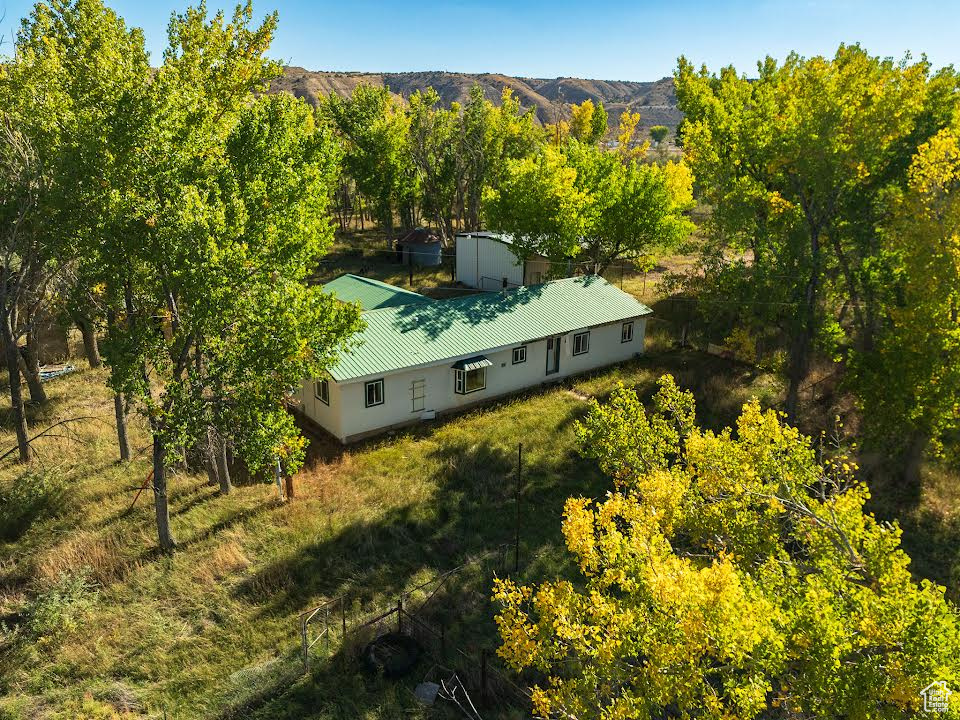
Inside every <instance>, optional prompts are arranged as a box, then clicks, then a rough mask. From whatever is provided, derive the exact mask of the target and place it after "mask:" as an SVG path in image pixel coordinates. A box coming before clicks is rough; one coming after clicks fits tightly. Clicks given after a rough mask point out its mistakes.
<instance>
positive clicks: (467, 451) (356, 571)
mask: <svg viewBox="0 0 960 720" xmlns="http://www.w3.org/2000/svg"><path fill="white" fill-rule="evenodd" d="M665 371H670V372H674V373H675V374H676V375H677V376H678V377H679V379H680V380H681V381H682V382H684V383H685V384H687V385H689V386H691V387H693V388H694V389H695V390H696V391H697V393H698V394H700V395H701V396H702V397H703V398H704V401H703V403H702V405H701V407H702V408H707V407H710V411H709V412H705V413H704V414H703V415H704V417H703V420H704V422H706V423H708V424H710V425H720V424H722V423H726V422H730V421H731V420H732V419H733V417H735V415H736V413H737V410H738V408H739V404H740V403H741V402H742V401H743V400H745V399H746V398H747V397H748V396H749V395H751V394H757V395H759V396H761V397H763V398H766V399H767V400H768V401H773V400H774V399H775V396H776V392H777V390H776V386H775V384H774V383H772V382H771V381H770V379H769V378H768V377H765V376H763V375H755V374H753V373H751V372H750V371H748V370H746V369H744V368H740V367H736V366H731V365H729V364H728V363H725V362H723V361H720V360H717V359H715V358H709V357H706V356H703V355H701V354H698V353H692V352H666V353H662V354H657V355H656V356H652V357H649V358H646V359H643V360H640V361H637V362H634V363H631V364H628V365H624V366H621V367H618V368H614V369H611V370H608V371H604V372H599V373H596V374H594V375H592V376H588V377H583V378H579V379H577V380H576V381H574V383H573V384H572V385H571V386H566V387H561V386H557V387H553V388H547V389H544V390H539V391H534V392H531V393H528V394H526V395H524V396H519V397H515V398H511V399H508V400H505V401H502V402H499V403H495V404H493V405H489V406H487V407H484V408H482V409H479V410H475V411H473V412H471V413H469V414H466V415H462V416H460V417H457V418H454V419H451V420H448V421H446V422H443V423H440V424H437V425H435V426H423V427H420V428H417V429H414V430H411V431H408V432H404V433H399V434H394V435H392V436H388V437H386V438H383V439H380V440H376V441H372V442H370V443H367V444H364V445H362V446H359V447H354V448H350V449H349V450H346V451H344V452H342V453H341V454H339V455H338V456H336V457H326V458H324V457H313V458H312V459H311V462H310V464H309V466H308V467H307V469H306V470H305V471H304V472H303V473H301V474H300V475H299V476H298V477H297V480H296V483H297V495H298V497H297V499H296V500H295V501H294V502H292V503H290V504H288V505H282V504H280V503H279V502H278V501H277V500H276V488H275V487H274V486H273V485H269V484H267V485H260V484H257V485H249V486H243V487H237V488H236V489H235V490H234V492H233V493H232V494H231V495H230V496H227V497H220V496H218V495H217V494H216V491H215V489H214V488H211V487H208V486H207V485H206V478H205V477H197V476H190V475H185V474H181V475H179V476H178V477H176V478H175V480H174V481H173V483H172V485H173V488H172V496H171V512H172V515H173V518H172V521H173V527H174V532H175V535H176V538H177V540H178V543H179V549H178V550H177V552H175V553H174V554H173V555H172V556H165V555H160V554H158V553H157V552H155V550H154V545H155V539H154V526H153V516H152V503H151V497H150V496H149V493H145V494H144V495H143V496H142V497H141V498H140V500H139V501H138V502H137V504H136V505H135V506H134V507H133V509H132V510H130V505H131V502H132V500H133V497H134V495H135V494H136V489H137V488H138V487H139V486H140V485H141V484H142V482H143V480H144V478H145V477H146V474H147V472H148V471H149V467H148V459H147V452H146V448H147V444H148V438H147V437H146V434H145V431H144V428H143V426H142V424H141V423H140V422H139V421H136V422H134V423H133V426H134V427H133V428H132V432H133V440H134V442H133V444H134V446H135V447H136V448H138V449H140V450H141V453H140V455H139V456H138V457H137V459H135V460H134V461H133V462H131V463H130V464H129V465H127V466H122V465H119V464H117V463H116V462H115V461H114V457H115V451H114V447H113V428H112V423H111V419H112V403H111V400H110V396H109V394H108V392H107V391H106V389H105V387H104V384H103V381H104V374H103V372H102V371H94V370H83V371H81V372H78V373H76V374H74V375H72V376H68V377H66V378H63V379H61V380H58V381H55V382H53V383H51V384H50V386H49V389H50V393H51V396H52V402H51V404H50V406H49V407H48V408H46V409H45V410H44V411H43V413H42V415H40V416H38V417H35V418H33V424H34V426H35V427H38V428H39V427H43V426H45V425H46V424H49V423H52V422H54V421H57V420H59V419H63V418H69V417H77V416H92V417H95V418H97V419H96V420H92V421H91V420H88V421H84V422H82V423H77V424H75V425H72V426H69V427H71V428H72V429H71V432H70V434H69V435H65V436H64V437H58V438H49V439H44V440H43V441H42V442H41V443H39V444H38V450H39V452H40V460H39V461H38V462H37V463H36V467H35V468H34V469H32V470H31V471H30V473H29V474H28V475H27V476H24V475H22V470H21V469H20V468H18V467H16V466H14V465H12V464H10V463H8V464H6V465H4V466H3V467H2V468H0V492H3V493H4V494H5V495H6V496H9V495H10V493H11V492H15V489H16V488H26V489H25V490H24V489H21V490H20V491H19V492H20V495H17V497H18V498H20V502H18V506H19V507H21V508H24V509H23V510H22V511H17V512H13V511H12V510H9V509H8V510H6V511H5V512H7V513H8V519H7V520H8V521H7V522H5V524H4V533H3V534H4V537H3V539H2V542H0V620H2V622H3V623H4V626H3V627H4V629H3V633H4V634H3V641H2V645H0V677H2V683H3V684H2V686H0V696H3V698H4V699H3V700H0V708H2V709H0V717H4V713H5V714H6V716H11V717H37V716H41V717H42V716H43V713H44V712H48V711H52V710H53V709H55V708H58V707H61V706H64V704H65V703H67V702H68V701H71V700H74V701H75V700H77V699H79V698H82V696H83V694H84V693H90V694H91V695H92V696H93V698H94V699H95V700H97V701H100V702H106V703H110V704H112V705H114V706H116V707H121V708H122V707H129V708H132V709H136V710H137V711H138V712H142V713H143V714H144V715H147V716H156V717H162V714H163V712H164V711H165V712H166V713H167V717H169V718H180V717H182V718H197V717H221V716H222V717H227V716H230V711H231V708H235V709H240V708H243V709H244V712H243V713H241V714H239V715H236V716H247V715H250V714H251V713H253V714H252V715H250V716H255V717H317V718H327V717H330V718H333V717H344V718H347V717H382V718H388V717H396V716H397V715H398V714H401V713H403V714H404V715H405V716H411V717H419V716H422V715H421V713H422V712H423V711H422V710H421V709H419V707H418V706H417V705H416V704H415V701H414V700H413V698H412V695H411V693H410V692H409V687H407V686H405V685H403V684H400V685H393V684H390V683H386V682H384V681H377V680H375V679H373V678H368V677H366V676H364V675H362V674H359V671H358V670H349V671H347V672H344V671H341V670H339V669H332V670H331V669H329V668H326V667H324V666H323V665H322V664H319V665H318V667H317V669H316V670H315V672H314V673H313V675H312V676H311V677H308V678H299V679H298V680H296V682H294V683H293V685H292V687H290V683H291V681H292V680H293V679H294V678H296V677H297V675H298V673H299V664H298V661H297V656H296V649H297V637H298V636H297V626H296V616H297V614H298V613H299V612H301V611H302V610H304V609H307V608H309V607H311V606H313V605H316V604H318V603H319V602H321V601H323V600H325V599H327V598H331V597H334V596H337V595H339V594H342V593H347V594H348V595H349V596H350V597H351V598H354V599H355V600H356V603H357V607H358V608H359V607H360V605H361V604H362V606H363V607H364V608H374V607H390V603H392V602H393V598H394V597H395V596H396V594H397V593H398V592H401V591H403V590H404V589H406V588H409V587H411V586H413V585H416V584H419V583H420V582H423V581H424V580H426V579H428V578H429V577H431V576H433V575H435V574H436V573H439V572H443V571H446V570H448V569H450V568H452V567H454V566H456V565H457V564H459V563H460V562H462V561H463V560H465V559H467V558H469V557H471V556H472V555H476V554H478V553H481V552H483V551H486V550H489V549H492V548H495V547H497V546H498V545H500V544H502V543H508V542H511V541H512V539H513V534H514V531H515V522H514V517H515V504H514V492H515V487H516V485H515V467H516V452H517V444H518V442H521V441H522V442H523V444H524V489H523V494H522V501H521V528H522V530H521V548H522V556H523V562H522V566H523V567H522V571H521V574H522V575H523V576H524V577H525V578H528V579H536V578H538V577H543V576H545V575H547V574H551V573H553V574H555V573H558V572H559V573H564V572H566V571H567V568H566V566H565V554H564V552H563V550H562V538H561V536H560V518H561V512H562V507H563V502H564V500H565V499H566V498H567V497H568V496H570V495H575V494H585V495H591V496H593V495H599V494H601V493H602V492H603V491H604V490H605V489H606V485H607V484H606V481H605V480H604V479H603V478H602V477H600V476H599V474H598V473H597V471H596V470H595V469H594V468H593V467H592V465H590V464H589V463H586V462H584V461H583V460H581V459H580V458H579V456H578V455H577V453H576V451H575V447H574V441H573V423H574V421H575V420H576V419H577V418H578V417H580V416H582V414H583V413H584V412H585V411H586V409H587V407H588V403H587V401H585V400H584V399H583V398H584V396H587V395H590V396H602V395H604V394H605V393H607V392H609V391H610V390H611V389H612V388H613V387H614V385H615V383H616V382H618V381H622V382H625V383H629V384H634V385H637V386H638V387H640V388H641V389H642V390H643V391H644V392H647V393H649V392H652V389H653V387H654V383H655V381H656V378H657V377H659V375H660V374H661V373H662V372H665ZM710 396H713V400H712V401H708V400H707V398H708V397H710ZM0 442H2V444H3V446H4V447H6V446H9V445H10V444H11V443H12V442H13V438H12V435H11V434H10V433H9V432H4V434H3V435H2V436H0ZM27 501H29V502H27ZM12 515H17V517H12ZM77 576H81V577H84V578H86V579H87V581H88V586H86V587H84V586H81V587H80V589H79V590H78V589H76V588H72V589H71V587H70V586H69V583H68V582H67V579H68V578H70V577H77ZM482 592H483V593H484V594H486V589H485V588H483V589H482ZM38 598H39V601H38ZM38 602H41V603H42V606H43V607H44V608H47V611H46V612H45V614H44V617H45V618H46V621H45V622H44V623H41V624H40V625H39V626H38V627H32V625H33V623H32V622H31V621H30V617H31V612H30V611H31V608H33V607H35V606H36V604H37V603H38ZM479 626H482V627H480V630H479V634H478V633H477V632H473V631H474V630H476V628H470V627H461V628H455V629H453V631H452V632H453V637H455V638H463V639H464V642H467V638H469V642H470V643H471V644H472V646H473V648H474V649H476V647H479V646H481V645H482V646H484V647H487V648H488V649H491V650H492V649H493V648H494V647H495V644H496V638H495V636H494V635H493V630H492V624H491V623H490V622H489V617H487V618H485V622H480V623H479ZM455 641H456V640H455ZM348 687H349V691H347V690H346V688H348ZM308 709H309V710H308ZM431 712H436V711H431ZM66 716H67V717H69V716H70V715H69V714H68V715H66ZM433 716H436V715H433ZM53 717H56V716H53Z"/></svg>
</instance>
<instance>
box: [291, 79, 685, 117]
mask: <svg viewBox="0 0 960 720" xmlns="http://www.w3.org/2000/svg"><path fill="white" fill-rule="evenodd" d="M361 83H369V84H374V85H386V86H387V87H389V88H390V90H392V91H393V92H394V93H396V94H397V95H400V96H402V97H409V96H410V94H411V93H413V92H414V91H415V90H423V89H425V88H427V87H433V89H434V90H436V91H437V92H438V93H439V94H440V97H441V98H442V100H443V102H444V103H450V102H453V101H455V100H456V101H460V102H463V101H464V100H466V99H467V95H468V93H469V92H470V88H471V87H473V86H474V85H480V86H481V87H482V88H483V91H484V93H485V94H486V96H487V97H488V98H489V99H490V100H492V101H494V102H498V101H499V100H500V95H501V93H502V91H503V88H504V87H505V86H506V87H509V88H512V89H513V91H514V93H516V95H517V96H518V97H519V98H520V102H521V103H522V104H523V105H524V107H528V108H534V110H535V112H536V115H537V119H538V120H539V121H540V122H541V123H548V122H553V120H554V118H555V116H556V114H557V113H558V112H559V113H560V115H561V116H563V117H567V116H569V113H570V104H571V103H581V102H583V101H584V100H586V99H587V98H589V99H590V100H593V102H598V101H600V102H602V103H603V105H604V107H606V108H607V112H608V115H609V119H610V125H611V127H615V126H616V124H617V121H618V119H619V117H620V113H621V112H623V111H624V110H630V111H631V112H639V113H640V125H641V127H642V128H644V129H646V128H649V127H651V126H652V125H666V126H667V127H669V128H670V129H671V131H673V130H675V129H676V127H677V124H678V123H679V122H680V117H681V116H680V111H679V110H678V109H677V97H676V94H675V93H674V89H673V79H672V78H663V79H662V80H657V81H656V82H626V81H608V80H582V79H580V78H554V79H552V80H547V79H543V78H519V77H510V76H509V75H496V74H479V75H473V74H468V73H452V72H412V73H347V72H314V71H310V70H304V69H303V68H300V67H287V68H285V70H284V75H283V77H282V78H279V79H278V80H277V81H276V82H275V83H274V85H273V89H274V90H276V91H281V90H285V91H287V92H290V93H293V94H294V95H296V96H297V97H303V98H306V100H307V101H309V102H311V103H316V99H317V97H318V96H319V95H326V94H328V93H331V92H335V93H338V94H340V95H349V94H350V93H351V92H352V91H353V88H355V87H356V86H357V85H359V84H361Z"/></svg>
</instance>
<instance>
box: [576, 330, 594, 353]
mask: <svg viewBox="0 0 960 720" xmlns="http://www.w3.org/2000/svg"><path fill="white" fill-rule="evenodd" d="M587 352H590V331H589V330H588V331H587V332H582V333H577V334H576V335H574V336H573V354H574V355H583V354H584V353H587Z"/></svg>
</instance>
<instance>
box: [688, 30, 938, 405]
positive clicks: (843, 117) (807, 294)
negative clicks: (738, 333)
mask: <svg viewBox="0 0 960 720" xmlns="http://www.w3.org/2000/svg"><path fill="white" fill-rule="evenodd" d="M675 82H676V87H677V98H678V103H679V106H680V109H681V110H682V111H683V113H684V121H683V126H682V131H683V132H682V134H683V143H684V157H685V159H686V160H687V161H688V162H689V163H690V165H691V167H692V169H693V172H694V174H695V176H696V177H697V182H698V185H699V187H701V188H702V191H703V195H704V200H705V201H706V202H707V203H708V204H709V205H710V206H711V208H712V214H711V217H710V220H709V223H708V225H707V228H706V229H707V231H708V234H709V235H710V236H711V237H712V238H713V239H714V240H715V241H716V243H717V245H719V246H720V247H716V246H715V247H713V248H711V252H712V253H713V257H716V258H720V257H729V256H730V255H731V254H736V253H729V252H727V251H729V250H735V251H746V250H749V251H750V252H751V256H752V260H751V263H750V264H746V263H740V262H737V261H734V266H733V268H734V270H736V271H739V272H740V273H741V274H744V273H746V274H747V275H748V276H749V277H748V278H747V280H746V284H747V285H750V286H752V287H754V288H756V292H757V294H760V295H762V296H764V297H765V298H766V303H765V305H763V306H760V305H757V306H754V307H750V308H747V312H750V313H760V312H761V307H765V308H766V309H767V317H766V318H765V322H766V324H768V325H771V324H775V323H776V324H779V325H781V326H782V328H783V333H784V336H785V337H787V338H789V362H788V369H787V379H788V383H789V385H788V391H787V400H786V409H787V413H788V416H790V417H791V418H793V417H795V415H796V411H797V404H798V393H799V390H800V387H801V384H802V383H803V381H804V379H805V378H806V376H807V373H808V372H809V368H810V363H811V358H812V354H813V351H814V349H815V348H816V347H821V348H823V349H825V350H826V351H828V352H829V353H830V354H836V353H837V352H838V349H842V347H843V346H845V345H846V344H848V343H853V344H854V345H855V346H857V347H859V348H863V349H866V350H869V348H870V347H871V346H872V342H873V338H874V336H875V334H876V332H877V329H878V328H879V327H880V326H881V325H882V317H881V315H880V314H879V313H878V309H879V308H878V306H877V300H878V297H879V295H880V293H881V292H882V288H883V286H884V282H885V276H884V273H883V272H882V264H881V263H877V262H876V260H877V255H878V253H877V250H878V245H879V242H878V237H877V233H876V228H877V226H878V225H879V224H880V222H881V220H882V213H883V203H882V202H880V200H881V198H882V197H883V194H884V192H885V190H886V188H887V187H888V186H890V185H891V184H899V185H902V184H903V183H904V182H905V177H906V176H905V170H906V168H907V166H908V165H909V162H910V158H911V156H912V154H913V149H914V148H915V147H916V146H917V144H918V143H920V142H923V140H925V139H926V138H927V137H929V136H930V135H932V134H933V133H935V132H936V131H937V130H938V129H939V127H942V126H943V123H944V122H946V121H947V120H948V119H949V115H950V112H951V109H950V108H951V107H952V105H953V104H954V103H955V93H954V92H953V91H952V89H951V88H955V87H956V76H955V75H954V74H953V73H952V71H944V72H942V73H938V74H936V75H932V74H931V70H930V66H929V64H928V63H927V62H926V61H925V60H923V61H920V62H916V63H909V62H907V61H905V62H903V63H899V64H898V63H895V62H893V61H892V60H882V59H880V58H876V57H871V56H870V55H868V54H867V53H866V52H865V51H864V50H863V49H862V48H860V47H859V46H841V47H840V49H839V50H838V51H837V53H836V55H835V57H834V58H832V59H827V58H823V57H814V58H810V59H804V58H801V57H799V56H798V55H790V56H789V57H788V58H787V59H786V61H785V62H784V63H783V64H782V65H780V64H777V63H776V62H775V61H774V60H772V59H770V58H768V59H767V60H766V61H764V62H762V63H760V64H759V73H758V77H757V78H756V79H755V80H748V79H747V78H746V77H745V76H738V75H737V73H736V71H735V70H734V69H733V68H732V67H731V68H725V69H724V70H722V71H721V72H720V74H719V75H711V74H710V73H709V72H708V71H707V70H706V68H702V69H701V70H699V71H697V70H695V69H694V67H693V66H692V65H691V64H690V63H689V62H687V61H686V60H685V59H683V58H681V59H680V62H679V65H678V68H677V72H676V74H675ZM759 283H764V286H763V287H762V288H760V287H757V286H758V284H759ZM727 301H728V302H729V297H728V298H727Z"/></svg>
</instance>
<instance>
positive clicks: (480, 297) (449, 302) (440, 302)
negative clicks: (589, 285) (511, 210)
mask: <svg viewBox="0 0 960 720" xmlns="http://www.w3.org/2000/svg"><path fill="white" fill-rule="evenodd" d="M585 280H594V281H597V280H599V281H601V282H602V283H603V284H604V285H608V286H610V287H613V288H616V286H615V285H612V284H611V283H610V281H609V280H607V279H606V278H605V277H603V275H574V276H572V277H565V278H554V279H553V280H545V281H544V282H542V283H537V284H536V285H520V286H518V287H515V288H510V289H508V290H483V291H479V292H475V293H473V294H471V295H458V296H456V297H448V298H439V299H435V300H434V301H433V302H432V303H430V307H434V308H435V307H440V308H441V309H442V308H444V307H450V306H454V305H466V304H469V303H470V302H473V301H476V302H481V301H484V300H487V301H490V300H494V299H496V298H502V297H503V295H504V293H515V292H520V291H522V290H530V289H531V288H540V287H543V286H545V285H558V284H561V283H574V282H579V281H585ZM384 284H387V283H384ZM388 287H393V286H392V285H388ZM616 289H618V290H619V288H616ZM620 292H624V291H623V290H620ZM626 294H628V295H629V293H626ZM423 297H426V296H423ZM630 297H633V296H632V295H631V296H630ZM634 299H636V298H634ZM637 302H640V301H639V300H638V301H637ZM645 307H646V306H645ZM401 308H407V310H406V311H407V312H410V308H409V307H407V306H406V305H393V306H389V307H379V308H373V309H372V310H367V311H365V312H364V315H369V314H371V313H381V312H384V311H391V312H398V311H399V310H400V309H401Z"/></svg>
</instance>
